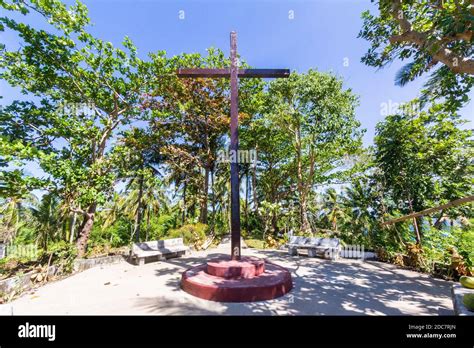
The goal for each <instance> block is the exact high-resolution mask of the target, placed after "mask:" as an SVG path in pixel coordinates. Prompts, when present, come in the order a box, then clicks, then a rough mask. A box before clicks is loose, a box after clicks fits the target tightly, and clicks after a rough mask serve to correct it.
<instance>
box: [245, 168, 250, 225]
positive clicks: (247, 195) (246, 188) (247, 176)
mask: <svg viewBox="0 0 474 348" xmlns="http://www.w3.org/2000/svg"><path fill="white" fill-rule="evenodd" d="M248 169H250V168H248ZM249 186H250V176H249V170H247V173H246V175H245V230H246V231H247V233H248V232H249V193H250V190H249Z"/></svg>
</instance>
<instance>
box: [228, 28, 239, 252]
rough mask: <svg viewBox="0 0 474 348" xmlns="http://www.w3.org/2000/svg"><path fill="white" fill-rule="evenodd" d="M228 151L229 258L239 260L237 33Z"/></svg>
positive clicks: (233, 40)
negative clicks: (232, 157)
mask: <svg viewBox="0 0 474 348" xmlns="http://www.w3.org/2000/svg"><path fill="white" fill-rule="evenodd" d="M230 62H231V66H230V151H231V153H232V152H233V153H234V154H235V161H231V163H230V196H231V198H230V201H231V205H230V206H231V211H230V220H231V243H230V244H231V258H232V260H240V194H239V193H240V186H239V163H238V149H239V129H238V123H239V91H238V83H239V81H238V78H237V74H238V70H239V67H238V64H237V33H236V32H235V31H233V32H231V33H230Z"/></svg>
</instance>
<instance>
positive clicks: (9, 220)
mask: <svg viewBox="0 0 474 348" xmlns="http://www.w3.org/2000/svg"><path fill="white" fill-rule="evenodd" d="M37 201H38V198H37V197H36V196H35V195H33V194H26V195H23V196H12V197H8V198H4V199H2V201H1V202H0V221H1V227H0V240H3V241H4V242H11V241H13V240H14V239H15V237H16V235H17V233H18V231H19V229H20V228H21V227H22V226H23V224H24V223H25V221H22V220H24V219H22V218H24V214H25V212H26V210H25V205H30V204H35V203H37Z"/></svg>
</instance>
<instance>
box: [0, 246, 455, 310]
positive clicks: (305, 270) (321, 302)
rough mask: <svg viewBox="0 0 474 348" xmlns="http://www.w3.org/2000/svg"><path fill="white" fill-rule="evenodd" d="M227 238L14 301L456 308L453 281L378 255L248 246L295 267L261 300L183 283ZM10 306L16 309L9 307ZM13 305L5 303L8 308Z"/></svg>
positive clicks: (30, 305)
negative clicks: (210, 297)
mask: <svg viewBox="0 0 474 348" xmlns="http://www.w3.org/2000/svg"><path fill="white" fill-rule="evenodd" d="M228 249H230V248H229V247H227V246H225V245H224V246H220V247H218V248H214V249H210V250H208V251H206V252H194V253H192V254H191V255H189V256H186V257H182V258H179V259H170V260H167V261H161V262H154V263H147V264H145V265H144V266H141V267H138V266H134V265H131V264H129V263H127V262H125V261H123V262H121V263H118V264H114V265H106V266H101V267H96V268H92V269H89V270H87V271H84V272H82V273H79V274H76V275H73V276H71V277H69V278H66V279H63V280H60V281H57V282H53V283H49V284H46V285H45V286H43V287H41V288H39V289H37V290H36V291H35V292H34V293H31V292H28V293H26V294H25V295H23V296H22V297H21V298H19V299H17V300H15V301H13V302H11V303H10V304H9V305H7V306H11V309H12V310H13V314H14V315H55V314H59V315H60V314H77V315H81V314H104V315H119V314H123V315H126V314H129V315H135V314H136V315H150V314H157V315H222V314H225V315H453V314H454V313H453V307H452V302H451V297H450V287H451V285H452V283H451V282H447V281H443V280H439V279H434V278H431V277H429V276H428V275H425V274H420V273H417V272H412V271H408V270H402V269H399V268H397V267H395V266H393V265H391V264H386V263H381V262H375V261H365V262H362V261H357V260H345V259H343V260H338V261H330V260H323V259H318V258H307V257H305V256H287V255H286V253H285V252H283V251H257V250H254V249H243V251H242V254H243V255H254V256H260V257H264V258H268V259H269V260H271V261H272V262H274V263H277V264H279V265H282V266H284V267H286V268H288V269H289V270H290V271H291V273H292V277H293V282H294V289H293V290H292V291H291V292H290V293H289V294H286V295H285V296H283V297H280V298H278V299H274V300H271V301H264V302H253V303H217V302H210V301H206V300H201V299H198V298H195V297H193V296H191V295H189V294H187V293H185V292H183V291H182V290H181V289H180V287H179V282H180V277H181V272H182V271H184V270H185V269H187V268H189V267H192V266H195V265H197V264H200V263H202V262H203V261H204V260H205V258H206V256H209V257H216V256H218V255H220V254H221V255H222V254H227V252H228V251H229V250H228ZM8 311H10V310H8ZM3 312H5V308H4V311H3Z"/></svg>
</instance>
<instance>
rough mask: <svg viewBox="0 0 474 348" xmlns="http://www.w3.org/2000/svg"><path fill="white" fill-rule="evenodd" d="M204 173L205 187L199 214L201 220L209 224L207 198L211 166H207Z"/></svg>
mask: <svg viewBox="0 0 474 348" xmlns="http://www.w3.org/2000/svg"><path fill="white" fill-rule="evenodd" d="M204 172H205V174H204V188H203V195H202V200H201V211H200V214H199V222H200V223H203V224H207V198H208V196H209V167H206V169H205V171H204Z"/></svg>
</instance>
